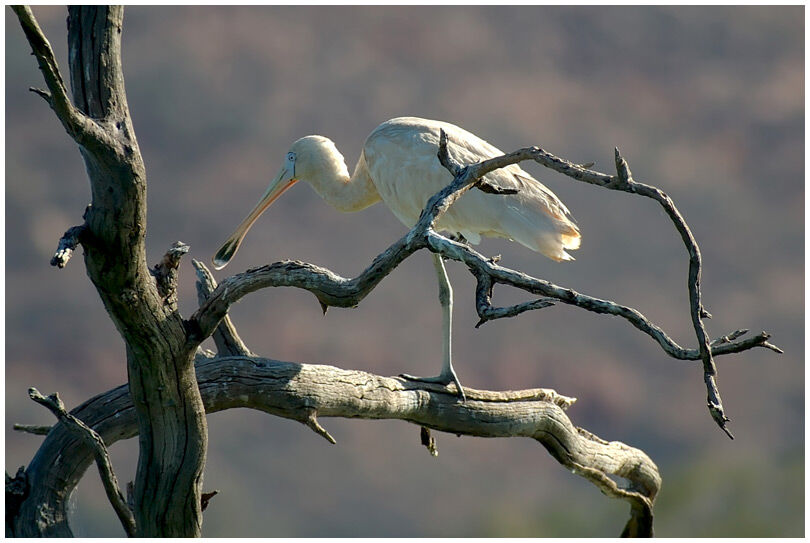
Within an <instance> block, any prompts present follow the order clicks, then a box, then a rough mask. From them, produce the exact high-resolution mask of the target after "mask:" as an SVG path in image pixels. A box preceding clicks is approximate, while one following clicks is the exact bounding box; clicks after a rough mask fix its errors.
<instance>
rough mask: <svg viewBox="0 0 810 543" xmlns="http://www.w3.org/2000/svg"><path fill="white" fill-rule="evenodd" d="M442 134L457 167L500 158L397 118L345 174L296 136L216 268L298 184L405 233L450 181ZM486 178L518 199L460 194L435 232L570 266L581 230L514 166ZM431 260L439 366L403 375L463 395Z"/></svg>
mask: <svg viewBox="0 0 810 543" xmlns="http://www.w3.org/2000/svg"><path fill="white" fill-rule="evenodd" d="M442 129H444V131H445V132H446V133H447V148H448V151H449V153H450V156H451V157H453V158H454V159H455V160H457V161H458V162H460V163H461V164H471V163H474V162H479V161H482V160H486V159H489V158H492V157H496V156H500V155H502V154H504V153H503V152H502V151H500V150H499V149H497V148H496V147H494V146H492V145H490V144H489V143H487V142H486V141H484V140H482V139H481V138H479V137H477V136H475V135H474V134H471V133H470V132H467V131H466V130H464V129H462V128H459V127H458V126H455V125H453V124H450V123H445V122H441V121H432V120H427V119H419V118H416V117H398V118H396V119H391V120H389V121H386V122H384V123H382V124H381V125H380V126H378V127H377V128H375V129H374V131H373V132H372V133H371V134H370V135H369V136H368V138H367V139H366V142H365V144H364V145H363V150H362V152H361V153H360V159H359V160H358V161H357V165H356V166H355V168H354V174H353V175H351V176H349V170H348V169H347V168H346V162H345V161H344V159H343V155H341V154H340V152H339V151H338V150H337V148H336V147H335V144H334V143H332V141H331V140H330V139H328V138H325V137H323V136H306V137H303V138H301V139H299V140H298V141H296V142H295V143H293V144H292V147H290V150H289V152H288V153H287V155H286V157H285V160H284V165H283V166H282V167H281V169H280V170H279V172H278V174H276V177H275V178H274V179H273V180H272V181H271V182H270V185H269V187H268V188H267V191H266V192H265V193H264V196H262V198H261V199H260V200H259V203H258V204H256V206H255V207H254V208H253V210H252V211H251V212H250V213H249V214H248V216H247V217H246V218H245V220H243V221H242V223H241V224H240V225H239V226H238V227H237V228H236V230H235V231H234V233H233V234H232V235H231V237H229V238H228V240H227V241H226V242H225V243H224V244H223V245H222V247H221V248H220V249H219V251H217V253H216V255H215V256H214V259H213V263H214V266H215V268H216V269H222V268H223V267H225V266H226V265H227V264H228V262H229V261H230V260H231V258H232V257H233V255H234V254H235V253H236V250H237V249H238V248H239V245H240V244H241V243H242V240H243V239H244V237H245V234H246V233H247V231H248V230H249V229H250V227H251V225H253V223H254V222H255V221H256V219H257V218H258V217H259V216H260V215H261V214H262V213H263V212H264V210H265V209H267V208H268V207H269V206H270V204H272V203H273V202H274V201H276V199H278V197H279V196H281V195H282V194H283V193H284V191H286V190H287V189H289V188H290V187H291V186H293V185H294V184H295V183H296V182H298V181H306V182H308V183H309V184H310V185H312V187H313V188H314V189H315V191H316V192H317V193H318V194H319V195H320V196H321V198H323V199H324V200H326V202H327V203H329V204H331V205H332V206H334V207H335V208H337V209H338V210H340V211H346V212H348V211H359V210H361V209H364V208H366V207H368V206H370V205H372V204H375V203H377V202H378V201H380V200H382V201H383V202H385V204H386V205H387V206H388V208H389V209H390V210H391V211H392V212H393V214H394V215H395V216H396V217H397V218H398V219H399V220H400V221H402V222H403V223H404V224H405V226H407V227H408V228H411V227H413V225H414V224H416V221H417V220H418V219H419V215H420V214H421V212H422V209H423V208H424V207H425V204H426V203H427V201H428V199H429V198H430V197H431V196H433V195H434V194H436V193H437V192H439V191H440V190H441V189H442V188H444V187H446V186H447V185H448V184H449V183H450V182H451V181H452V175H451V174H450V172H449V171H448V170H447V169H446V168H444V167H443V166H442V165H441V164H440V163H439V159H438V158H437V151H438V145H439V135H440V131H441V130H442ZM485 180H486V181H487V182H488V183H489V184H491V185H495V186H498V187H500V188H503V189H513V190H514V189H517V193H515V194H488V193H484V192H483V191H480V190H471V191H468V192H466V193H465V194H463V195H462V196H461V197H460V198H459V199H458V200H457V201H456V203H454V204H453V205H452V206H450V208H449V209H448V210H447V212H446V213H445V214H444V215H443V216H442V217H440V219H439V221H438V222H437V223H436V229H437V230H443V231H447V232H450V233H451V234H456V233H457V234H460V235H462V236H463V237H464V238H466V239H467V240H468V241H469V242H471V243H478V242H479V241H480V240H481V236H488V237H500V238H507V239H510V240H514V241H517V242H518V243H520V244H522V245H524V246H526V247H528V248H529V249H532V250H533V251H537V252H540V253H542V254H544V255H546V256H547V257H549V258H551V259H553V260H557V261H561V260H573V257H571V256H570V255H569V254H568V253H567V252H566V250H567V249H577V248H578V247H579V243H580V234H579V229H578V228H577V226H576V225H575V224H574V222H573V221H572V219H571V214H570V212H569V211H568V209H567V208H566V207H565V205H564V204H563V203H562V202H561V201H560V200H559V198H557V196H555V195H554V193H553V192H551V191H550V190H549V189H548V188H546V187H545V186H544V185H543V184H542V183H540V182H539V181H537V180H536V179H534V178H533V177H532V176H531V175H529V174H528V173H527V172H525V171H524V170H522V169H521V168H520V167H518V166H517V165H512V166H508V167H506V168H501V169H499V170H495V171H493V172H491V173H489V174H487V175H486V176H485ZM433 262H434V266H435V268H436V275H437V277H438V280H439V300H440V302H441V306H442V315H443V318H442V321H443V323H442V329H443V340H444V353H443V354H444V356H443V363H442V369H441V372H440V373H439V375H438V376H436V377H414V376H411V375H405V374H403V375H402V376H403V377H405V378H408V379H411V380H417V381H423V382H432V383H441V384H444V385H448V384H449V383H450V382H454V383H455V384H456V387H457V388H458V394H459V395H460V396H461V397H462V398H464V391H463V389H462V387H461V383H460V382H459V379H458V377H457V376H456V372H455V371H454V369H453V363H452V350H451V346H452V345H451V330H452V314H453V291H452V287H451V286H450V282H449V280H448V278H447V272H446V271H445V268H444V262H443V260H442V257H441V256H440V255H438V254H435V253H434V254H433Z"/></svg>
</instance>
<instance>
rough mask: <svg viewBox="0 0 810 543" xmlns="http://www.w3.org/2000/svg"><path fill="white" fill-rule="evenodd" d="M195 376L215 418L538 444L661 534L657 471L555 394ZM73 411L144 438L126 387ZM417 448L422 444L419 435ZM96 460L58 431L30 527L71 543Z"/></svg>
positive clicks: (226, 364)
mask: <svg viewBox="0 0 810 543" xmlns="http://www.w3.org/2000/svg"><path fill="white" fill-rule="evenodd" d="M196 370H197V381H198V383H199V387H200V391H201V394H202V398H203V401H204V403H205V409H206V411H207V412H208V413H213V412H216V411H221V410H224V409H232V408H237V407H247V408H251V409H257V410H259V411H263V412H265V413H269V414H272V415H276V416H280V417H284V418H288V419H292V420H296V421H298V422H301V423H302V424H304V425H306V426H309V427H311V424H310V422H309V421H310V419H311V418H312V417H313V415H317V417H318V418H320V419H321V420H323V419H325V418H328V417H351V418H365V419H399V420H405V421H408V422H411V423H414V424H416V425H418V426H422V427H426V428H430V429H433V430H439V431H442V432H448V433H451V434H463V435H470V436H479V437H531V438H533V439H536V440H537V441H539V442H540V443H541V444H542V445H543V446H544V447H545V448H546V449H547V450H548V451H549V452H550V453H551V455H552V456H553V457H554V458H555V459H556V460H557V461H558V462H560V463H561V464H562V465H563V466H565V467H566V468H567V469H569V470H571V471H573V472H574V473H576V474H577V475H580V476H582V477H585V478H586V479H588V480H589V481H591V482H592V483H594V484H595V485H597V487H598V488H599V489H600V490H602V492H604V493H605V494H607V495H608V496H612V497H616V498H619V499H624V500H626V501H628V502H629V503H630V505H631V519H630V521H628V530H632V531H631V532H630V533H631V535H652V504H653V502H654V501H655V496H656V494H657V492H658V490H659V488H660V485H661V478H660V475H659V474H658V469H657V468H656V466H655V464H654V463H653V462H652V460H650V458H649V457H648V456H647V455H646V454H644V453H643V452H642V451H640V450H638V449H634V448H632V447H629V446H627V445H625V444H623V443H620V442H617V441H612V442H608V441H604V440H602V439H600V438H598V437H596V436H594V435H593V434H591V433H590V432H587V431H585V430H582V429H581V428H577V427H576V426H574V425H573V424H572V423H571V421H570V420H569V418H568V417H567V416H566V414H565V412H564V409H566V408H567V407H568V406H570V405H571V404H572V403H573V401H574V400H573V399H572V398H568V397H565V396H562V395H560V394H557V393H556V392H555V391H553V390H549V389H530V390H523V391H507V392H492V391H484V390H475V389H470V388H466V389H465V391H466V393H467V401H466V402H459V401H458V397H457V396H456V395H455V393H454V392H453V391H451V390H449V389H446V388H445V387H443V386H441V385H428V384H425V383H414V382H412V381H407V380H405V379H400V378H391V377H381V376H378V375H373V374H369V373H366V372H362V371H352V370H343V369H340V368H336V367H332V366H323V365H309V364H296V363H290V362H279V361H276V360H270V359H266V358H259V357H242V356H240V357H224V358H223V357H216V358H206V357H202V356H200V357H198V362H197V365H196ZM71 413H72V414H73V415H75V416H76V417H77V418H80V419H81V420H83V421H84V422H86V423H87V424H88V425H89V426H91V427H92V428H93V429H94V430H95V431H97V432H98V433H99V434H100V435H101V437H102V438H103V439H104V441H105V442H106V443H107V444H108V445H111V444H112V443H115V442H116V441H118V440H121V439H127V438H131V437H134V436H135V435H136V434H137V432H138V424H137V420H136V418H137V417H136V414H135V409H134V408H133V405H132V402H131V399H130V395H129V389H128V387H127V386H126V385H123V386H120V387H118V388H115V389H113V390H110V391H109V392H106V393H104V394H101V395H99V396H96V397H95V398H92V399H90V400H88V401H87V402H85V403H84V404H83V405H81V406H79V407H77V408H76V409H74V410H73V411H72V412H71ZM338 438H339V436H338ZM414 446H420V443H419V441H417V440H416V437H414ZM92 460H93V457H92V452H91V450H90V449H89V448H88V447H87V445H86V444H85V443H84V442H83V441H82V440H80V439H78V438H77V437H76V436H75V435H73V434H72V433H71V432H70V431H69V430H67V429H66V428H65V427H64V426H63V425H62V424H57V425H56V426H55V427H54V428H53V430H52V431H51V432H50V433H49V434H48V437H46V439H45V441H44V442H43V444H42V446H41V447H40V449H39V451H38V452H37V455H36V456H35V457H34V460H33V461H32V462H31V465H30V466H29V467H28V470H27V476H28V478H29V482H30V489H31V492H32V493H34V495H32V496H31V497H30V498H29V500H28V501H30V502H33V503H37V504H39V505H38V507H37V508H36V509H35V510H31V511H28V512H27V513H26V515H27V517H26V518H25V522H40V523H43V525H42V526H41V529H42V533H43V534H44V535H48V536H70V535H71V532H70V527H69V526H68V523H67V503H68V497H69V496H70V493H71V491H72V490H73V489H74V487H75V486H76V484H78V482H79V480H80V478H81V477H82V474H83V473H84V471H85V470H86V469H87V467H88V466H89V465H90V463H91V462H92ZM610 476H616V477H621V478H623V479H625V480H626V482H627V485H626V486H627V488H625V489H622V488H619V487H618V486H617V485H616V483H615V482H614V481H613V480H612V479H611V477H610ZM631 525H632V526H631ZM644 527H646V528H644ZM645 530H646V531H645Z"/></svg>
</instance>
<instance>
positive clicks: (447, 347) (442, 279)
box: [402, 253, 465, 400]
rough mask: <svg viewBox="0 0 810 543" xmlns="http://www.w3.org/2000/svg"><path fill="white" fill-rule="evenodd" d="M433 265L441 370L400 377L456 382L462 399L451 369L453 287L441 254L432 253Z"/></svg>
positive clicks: (462, 397)
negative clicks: (439, 316) (432, 374)
mask: <svg viewBox="0 0 810 543" xmlns="http://www.w3.org/2000/svg"><path fill="white" fill-rule="evenodd" d="M433 267H434V268H435V269H436V278H437V279H438V280H439V303H440V304H441V306H442V340H443V349H444V352H443V360H442V371H441V373H439V375H438V376H436V377H415V376H413V375H407V374H402V377H405V378H406V379H410V380H413V381H423V382H426V383H441V384H443V385H447V384H450V383H451V382H452V383H455V384H456V387H457V388H458V394H459V396H461V399H462V400H464V399H465V396H464V389H463V388H462V387H461V381H459V380H458V376H457V375H456V372H455V370H453V287H452V286H451V285H450V280H449V279H448V278H447V270H445V268H444V260H443V259H442V256H441V255H438V254H436V253H433Z"/></svg>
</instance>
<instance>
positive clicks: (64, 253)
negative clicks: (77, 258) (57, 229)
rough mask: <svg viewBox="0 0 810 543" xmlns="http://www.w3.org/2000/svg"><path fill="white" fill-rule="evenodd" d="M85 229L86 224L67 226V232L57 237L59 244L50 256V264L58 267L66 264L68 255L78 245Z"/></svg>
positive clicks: (70, 255)
mask: <svg viewBox="0 0 810 543" xmlns="http://www.w3.org/2000/svg"><path fill="white" fill-rule="evenodd" d="M86 231H87V225H86V224H80V225H78V226H73V227H71V228H68V230H67V232H65V233H64V235H63V236H62V237H61V238H60V239H59V245H58V246H57V248H56V252H55V253H54V255H53V257H52V258H51V266H57V267H58V268H60V269H61V268H64V267H65V266H67V263H68V261H69V260H70V257H72V256H73V251H75V250H76V247H78V245H79V243H80V242H81V237H82V235H84V233H85V232H86Z"/></svg>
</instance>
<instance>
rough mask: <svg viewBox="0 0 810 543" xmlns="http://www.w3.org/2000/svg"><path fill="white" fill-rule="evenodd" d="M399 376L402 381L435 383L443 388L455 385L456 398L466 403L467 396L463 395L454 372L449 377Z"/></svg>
mask: <svg viewBox="0 0 810 543" xmlns="http://www.w3.org/2000/svg"><path fill="white" fill-rule="evenodd" d="M399 376H400V377H402V378H403V379H407V380H408V381H416V382H419V383H435V384H438V385H445V386H447V385H449V384H450V383H455V385H456V389H457V390H458V396H459V397H460V398H461V401H462V402H466V401H467V396H465V395H464V387H462V386H461V381H459V380H458V376H456V373H455V372H453V373H451V374H449V375H447V374H444V373H442V374H441V375H437V376H435V377H417V376H416V375H409V374H407V373H400V374H399Z"/></svg>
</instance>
